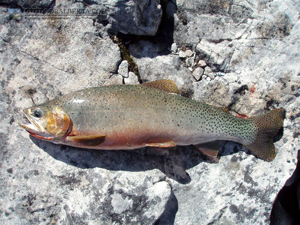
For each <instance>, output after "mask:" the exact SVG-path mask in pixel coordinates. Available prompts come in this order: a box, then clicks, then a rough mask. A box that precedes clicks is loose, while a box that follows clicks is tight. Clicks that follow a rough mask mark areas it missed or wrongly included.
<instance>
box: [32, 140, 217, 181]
mask: <svg viewBox="0 0 300 225" xmlns="http://www.w3.org/2000/svg"><path fill="white" fill-rule="evenodd" d="M31 140H32V141H33V142H34V143H35V144H36V145H37V146H39V147H40V148H42V149H43V150H44V151H45V152H47V153H48V154H49V155H50V156H52V157H53V158H54V159H57V160H60V161H62V162H64V163H66V164H69V165H74V166H76V167H79V168H84V169H87V168H95V167H99V168H104V169H107V170H113V171H117V170H121V171H122V170H123V171H147V170H152V169H159V170H160V171H162V172H163V173H164V174H166V176H168V177H169V178H171V179H174V180H176V181H177V182H179V183H182V184H187V183H189V182H190V181H191V178H190V176H189V174H188V173H187V172H186V170H187V169H189V168H192V167H194V166H196V165H198V164H199V163H202V162H209V163H213V162H212V161H211V160H210V159H209V158H208V157H207V156H205V155H203V154H202V153H201V152H200V151H199V150H198V149H196V148H195V147H193V146H182V147H176V148H169V149H162V148H142V149H137V150H130V151H128V150H89V149H80V148H74V147H69V146H65V145H56V144H52V143H50V142H46V141H42V140H39V139H36V138H34V137H32V136H31Z"/></svg>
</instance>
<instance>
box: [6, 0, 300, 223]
mask: <svg viewBox="0 0 300 225" xmlns="http://www.w3.org/2000/svg"><path fill="white" fill-rule="evenodd" d="M28 2H31V1H17V0H16V1H13V5H12V6H13V7H14V8H15V7H18V6H20V7H25V6H24V4H25V5H26V4H28ZM38 2H39V3H40V4H44V5H40V7H42V8H43V7H44V8H48V9H53V10H54V11H52V12H56V13H50V11H49V12H48V13H45V14H43V15H36V16H35V17H33V15H31V17H29V16H28V15H27V14H26V13H25V12H24V11H23V12H22V13H20V15H18V16H16V14H11V13H12V12H11V11H10V10H9V9H10V7H11V6H10V4H8V3H7V1H0V5H1V6H0V23H1V25H0V54H1V57H0V66H1V68H0V69H1V70H0V71H1V72H0V77H1V86H2V88H1V90H0V93H1V98H0V118H1V120H0V121H1V126H0V143H1V155H0V168H1V169H0V177H1V178H0V182H1V185H0V196H1V198H0V221H1V222H2V223H3V224H49V223H53V224H54V223H58V224H266V223H269V222H270V213H271V209H272V206H273V202H274V200H275V198H276V196H277V194H278V192H279V191H280V189H281V188H282V187H283V186H284V185H285V183H286V180H287V179H288V178H289V177H290V176H291V175H292V174H293V171H294V169H295V167H296V164H297V152H300V146H299V137H300V111H299V109H300V98H299V96H300V95H299V93H300V69H299V58H300V53H299V52H300V51H299V50H300V20H299V12H300V6H299V4H297V3H296V1H289V0H287V1H285V2H284V3H283V2H282V1H279V0H274V1H258V0H249V1H245V2H244V1H235V0H222V1H211V0H177V1H166V0H162V1H158V0H157V1H149V0H139V1H138V0H136V1H117V0H107V1H97V0H95V1H83V2H78V1H74V2H71V1H62V0H61V1H55V3H54V4H53V2H51V1H38ZM49 4H51V7H50V6H49ZM49 7H50V8H49ZM62 9H75V10H80V9H89V10H92V9H94V12H96V13H87V12H86V11H85V14H84V15H83V14H80V15H79V12H80V11H76V13H77V15H75V14H74V13H73V12H72V13H71V12H69V14H59V13H62ZM55 10H56V11H55ZM97 10H98V11H97ZM89 12H93V11H89ZM114 35H117V36H118V37H120V36H121V37H122V39H120V38H116V37H115V36H114ZM132 35H133V36H132ZM124 60H126V61H124ZM157 79H172V80H174V81H175V82H176V83H177V85H178V87H179V89H180V91H181V93H182V94H183V95H184V96H187V97H191V98H194V99H196V100H200V101H205V102H207V103H209V104H212V105H215V106H220V107H227V108H228V109H229V110H230V111H231V113H241V114H242V113H244V114H247V115H248V116H254V115H258V114H260V113H263V112H265V111H267V110H270V109H273V108H278V107H284V108H285V109H286V110H287V115H286V120H285V123H284V133H283V137H282V138H281V139H280V140H279V141H278V142H276V149H277V151H278V154H277V157H276V158H275V160H274V161H273V162H264V161H262V160H260V159H257V158H256V157H254V156H253V155H251V154H250V153H248V152H247V151H246V150H245V149H244V148H243V147H241V146H240V145H238V144H235V143H233V142H224V143H223V145H222V147H221V149H220V155H221V158H220V160H219V162H218V163H214V162H211V161H210V160H209V159H208V158H207V157H206V156H204V155H203V154H202V153H200V152H199V151H198V150H197V149H195V148H194V147H192V146H187V147H177V148H176V149H155V148H147V149H138V150H134V151H94V150H82V149H77V148H71V147H66V146H59V145H54V144H51V143H47V142H44V141H40V140H37V139H35V138H33V137H31V138H29V135H28V133H26V132H25V131H24V130H23V129H22V128H21V127H19V126H18V120H19V119H21V117H22V109H23V108H25V107H29V106H31V105H32V100H31V98H33V99H34V101H35V102H36V103H37V104H38V103H42V102H44V101H47V100H49V99H52V98H54V97H57V96H60V95H63V94H67V93H70V92H72V91H75V90H79V89H83V88H87V87H92V86H99V85H104V84H114V83H117V84H121V83H125V84H137V83H139V81H143V82H145V81H152V80H157ZM290 180H293V179H290ZM294 180H295V179H294ZM286 185H288V186H289V185H290V184H289V183H288V182H287V184H286ZM276 206H278V203H276ZM298 207H299V206H298ZM276 208H277V209H276ZM278 208H279V209H278ZM276 210H277V212H281V211H280V207H274V209H273V212H272V214H273V213H275V215H276ZM295 210H299V208H298V209H295ZM273 215H274V214H273ZM273 218H276V219H278V218H279V219H278V220H280V219H281V218H280V217H276V216H275V217H274V216H273ZM286 218H288V219H290V216H286ZM291 220H292V219H291ZM273 222H274V221H273ZM273 224H276V223H273ZM277 224H279V223H277Z"/></svg>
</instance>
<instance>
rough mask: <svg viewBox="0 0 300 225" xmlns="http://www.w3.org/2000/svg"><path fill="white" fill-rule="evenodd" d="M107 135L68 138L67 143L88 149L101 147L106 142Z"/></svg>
mask: <svg viewBox="0 0 300 225" xmlns="http://www.w3.org/2000/svg"><path fill="white" fill-rule="evenodd" d="M105 138H106V136H105V135H90V136H68V137H67V138H66V140H67V141H69V142H72V143H75V144H78V145H81V146H86V147H89V146H90V147H93V146H97V145H100V144H101V143H103V142H104V141H105Z"/></svg>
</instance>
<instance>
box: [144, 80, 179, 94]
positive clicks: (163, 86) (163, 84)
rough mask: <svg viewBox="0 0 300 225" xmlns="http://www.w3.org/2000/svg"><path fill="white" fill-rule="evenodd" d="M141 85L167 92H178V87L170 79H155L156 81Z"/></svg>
mask: <svg viewBox="0 0 300 225" xmlns="http://www.w3.org/2000/svg"><path fill="white" fill-rule="evenodd" d="M142 85H143V86H146V87H150V88H156V89H159V90H162V91H165V92H168V93H175V94H179V91H178V87H177V85H176V84H175V82H174V81H172V80H165V79H163V80H156V81H151V82H147V83H143V84H142Z"/></svg>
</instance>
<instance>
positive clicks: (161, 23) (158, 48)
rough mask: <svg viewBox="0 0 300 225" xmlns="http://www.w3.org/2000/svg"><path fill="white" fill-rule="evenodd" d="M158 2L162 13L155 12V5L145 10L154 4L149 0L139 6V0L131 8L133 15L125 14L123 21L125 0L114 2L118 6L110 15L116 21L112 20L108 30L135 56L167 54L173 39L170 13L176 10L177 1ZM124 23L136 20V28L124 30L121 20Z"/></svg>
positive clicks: (132, 22)
mask: <svg viewBox="0 0 300 225" xmlns="http://www.w3.org/2000/svg"><path fill="white" fill-rule="evenodd" d="M144 2H145V1H144ZM160 4H161V11H162V15H160V16H159V12H156V11H157V7H156V8H155V10H153V9H152V10H149V9H150V8H151V7H154V5H152V4H150V3H149V4H148V6H147V7H146V5H147V4H145V5H143V7H141V4H137V5H136V9H135V11H136V13H135V17H136V18H135V19H134V18H131V19H132V21H130V18H129V19H128V20H129V21H127V22H124V21H123V20H124V14H126V9H127V8H126V2H123V1H119V2H118V3H117V4H116V5H115V7H116V8H118V10H117V11H116V13H113V14H112V15H111V16H112V18H114V21H116V22H115V23H113V24H112V27H111V28H110V29H109V31H108V32H109V33H110V34H113V35H117V37H118V38H119V39H120V40H121V42H122V43H123V44H124V45H125V46H126V47H128V48H129V50H130V54H131V55H132V56H133V57H135V58H144V57H149V58H154V57H157V56H161V55H168V54H170V52H171V45H172V44H173V42H174V38H173V33H174V29H175V25H174V24H175V23H174V15H175V13H176V11H177V5H176V1H167V0H162V1H161V3H160ZM150 12H151V13H152V14H153V15H152V14H151V13H150ZM150 14H151V15H150ZM125 18H126V17H125ZM126 23H128V24H135V23H136V25H135V26H136V30H135V29H132V30H128V27H127V28H126V29H125V28H124V29H123V28H122V24H126ZM155 24H156V25H155ZM133 27H134V26H133Z"/></svg>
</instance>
